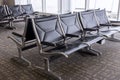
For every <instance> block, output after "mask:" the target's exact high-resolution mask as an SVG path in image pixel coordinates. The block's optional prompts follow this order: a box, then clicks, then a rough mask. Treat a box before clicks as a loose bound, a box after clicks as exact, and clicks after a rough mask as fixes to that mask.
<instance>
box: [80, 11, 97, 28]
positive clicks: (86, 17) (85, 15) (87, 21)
mask: <svg viewBox="0 0 120 80" xmlns="http://www.w3.org/2000/svg"><path fill="white" fill-rule="evenodd" d="M78 16H79V19H80V21H81V23H82V25H83V28H94V27H97V26H98V23H97V21H96V18H95V14H94V11H86V12H85V11H84V12H79V13H78Z"/></svg>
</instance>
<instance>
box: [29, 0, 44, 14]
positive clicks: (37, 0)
mask: <svg viewBox="0 0 120 80" xmlns="http://www.w3.org/2000/svg"><path fill="white" fill-rule="evenodd" d="M30 3H31V4H32V7H33V10H34V11H40V12H42V0H31V1H30Z"/></svg>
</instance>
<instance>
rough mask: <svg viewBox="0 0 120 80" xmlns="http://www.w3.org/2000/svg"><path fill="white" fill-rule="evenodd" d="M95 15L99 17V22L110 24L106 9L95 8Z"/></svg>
mask: <svg viewBox="0 0 120 80" xmlns="http://www.w3.org/2000/svg"><path fill="white" fill-rule="evenodd" d="M95 16H96V18H97V21H98V22H99V24H108V23H109V20H108V18H107V15H106V10H105V9H103V10H95Z"/></svg>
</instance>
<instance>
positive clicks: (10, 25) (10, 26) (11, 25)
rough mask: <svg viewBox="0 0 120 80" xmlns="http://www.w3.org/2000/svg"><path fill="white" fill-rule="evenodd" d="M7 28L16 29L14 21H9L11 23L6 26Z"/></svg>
mask: <svg viewBox="0 0 120 80" xmlns="http://www.w3.org/2000/svg"><path fill="white" fill-rule="evenodd" d="M6 29H10V30H13V29H16V28H15V27H14V26H13V21H9V24H8V26H6Z"/></svg>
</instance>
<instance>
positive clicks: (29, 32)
mask: <svg viewBox="0 0 120 80" xmlns="http://www.w3.org/2000/svg"><path fill="white" fill-rule="evenodd" d="M23 35H24V39H25V40H24V41H25V42H26V41H30V40H34V39H35V34H34V31H33V24H32V20H31V19H30V18H27V19H26V23H25V29H24V33H23Z"/></svg>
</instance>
